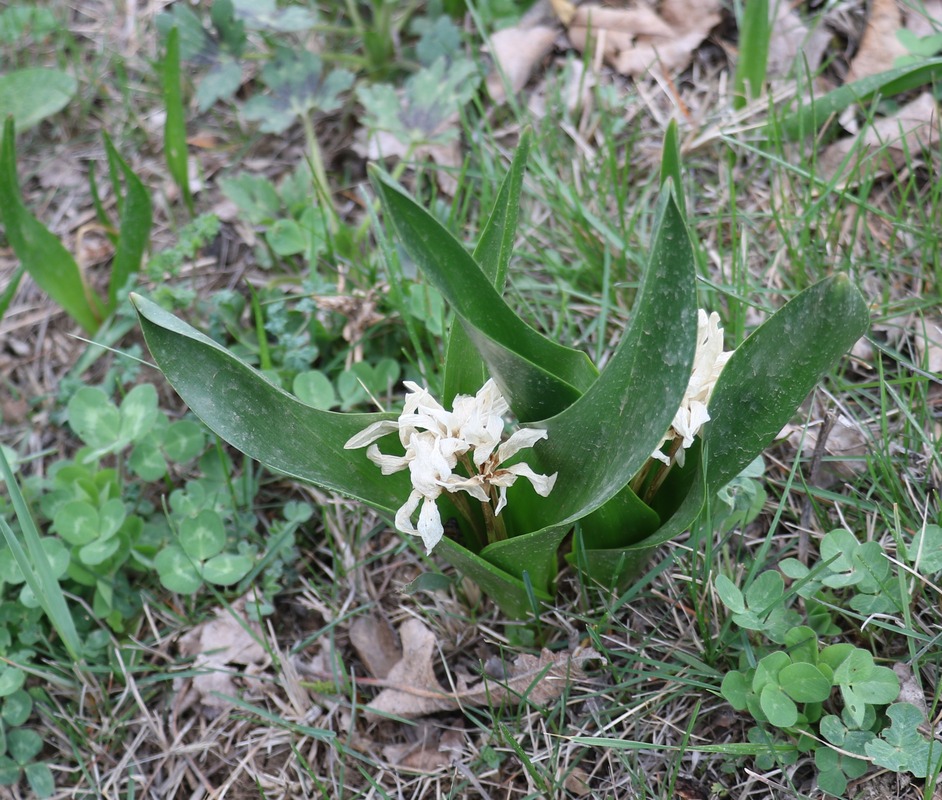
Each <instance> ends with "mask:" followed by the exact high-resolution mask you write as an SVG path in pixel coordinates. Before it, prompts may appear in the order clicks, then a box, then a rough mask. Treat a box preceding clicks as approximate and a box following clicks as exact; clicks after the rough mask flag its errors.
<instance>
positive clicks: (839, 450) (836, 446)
mask: <svg viewBox="0 0 942 800" xmlns="http://www.w3.org/2000/svg"><path fill="white" fill-rule="evenodd" d="M820 430H821V426H820V424H819V425H809V426H808V427H807V429H806V428H805V426H804V425H794V424H789V425H786V426H785V428H784V429H783V430H782V432H781V433H780V434H779V437H780V438H781V437H785V438H787V439H788V443H789V444H790V445H791V446H792V447H794V448H796V449H797V448H798V446H799V444H800V445H801V447H802V453H803V454H804V455H805V456H806V457H807V458H810V457H811V456H812V455H813V454H814V451H815V448H816V447H817V444H818V433H819V431H820ZM868 442H869V438H868V436H867V432H866V431H865V430H864V429H863V428H862V427H861V426H860V425H859V424H858V423H856V422H854V421H853V420H852V419H850V418H849V417H846V416H844V415H843V414H840V415H838V417H837V419H835V420H834V424H833V425H832V426H831V429H830V430H829V431H828V437H827V441H826V442H825V443H824V452H825V454H826V455H828V456H832V457H834V458H840V459H842V460H840V461H825V462H824V463H822V465H821V469H820V473H819V475H818V477H819V480H820V483H821V485H823V486H830V485H832V484H834V483H836V482H838V481H842V480H847V479H849V478H851V477H853V476H854V475H857V474H859V473H860V472H862V471H863V470H865V469H866V468H867V462H866V460H865V459H864V458H863V456H865V455H866V454H867V449H868Z"/></svg>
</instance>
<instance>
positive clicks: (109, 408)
mask: <svg viewBox="0 0 942 800" xmlns="http://www.w3.org/2000/svg"><path fill="white" fill-rule="evenodd" d="M66 410H67V412H68V415H69V426H70V427H71V428H72V430H73V431H75V433H76V434H77V435H78V437H79V438H80V439H81V440H82V441H83V442H85V444H87V445H88V446H89V447H92V448H94V449H95V450H102V449H106V448H108V447H110V446H112V445H113V444H114V443H115V442H117V441H118V439H119V437H120V435H121V413H120V412H119V411H118V408H117V406H115V404H114V403H112V402H111V400H110V399H109V398H108V395H106V394H105V393H104V392H103V391H102V390H101V389H99V388H98V387H97V386H83V387H82V388H81V389H79V390H78V391H77V392H76V393H75V394H74V395H72V397H71V399H70V400H69V404H68V406H67V407H66Z"/></svg>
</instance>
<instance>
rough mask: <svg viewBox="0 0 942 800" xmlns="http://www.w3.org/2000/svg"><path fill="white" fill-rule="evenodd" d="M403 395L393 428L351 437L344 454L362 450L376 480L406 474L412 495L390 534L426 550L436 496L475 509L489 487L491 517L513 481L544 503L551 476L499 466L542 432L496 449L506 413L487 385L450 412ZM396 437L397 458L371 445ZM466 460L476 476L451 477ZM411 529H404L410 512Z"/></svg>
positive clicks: (425, 397) (432, 541)
mask: <svg viewBox="0 0 942 800" xmlns="http://www.w3.org/2000/svg"><path fill="white" fill-rule="evenodd" d="M405 386H406V388H407V389H409V393H408V394H407V395H406V400H405V404H404V407H403V411H402V414H401V415H400V416H399V419H397V420H384V421H382V422H376V423H373V424H372V425H370V426H368V427H367V428H365V429H364V430H362V431H360V432H359V433H358V434H356V435H355V436H352V437H351V438H350V439H349V440H348V441H347V443H346V444H345V445H344V447H345V448H346V449H352V448H358V447H367V451H366V455H367V458H369V459H370V461H372V462H373V463H374V464H376V465H377V466H378V467H379V468H380V469H381V470H382V472H383V474H384V475H391V474H392V473H394V472H399V471H400V470H404V469H406V468H408V470H409V477H410V478H411V481H412V492H411V493H410V495H409V497H408V499H407V500H406V502H405V503H404V504H403V505H402V507H401V508H400V509H399V510H398V511H397V512H396V528H397V529H398V530H400V531H402V532H403V533H411V534H414V535H418V536H421V537H422V541H423V542H424V543H425V548H426V550H427V551H428V552H431V550H432V548H433V547H434V546H435V545H436V544H437V543H438V542H439V541H440V540H441V538H442V536H443V535H444V527H443V525H442V520H441V515H440V514H439V511H438V507H437V505H436V503H435V501H436V500H437V499H438V497H439V495H440V494H441V493H442V492H443V491H447V492H459V491H463V492H467V493H468V494H470V495H471V496H472V497H474V498H476V499H477V500H480V501H481V502H482V503H490V502H491V500H492V496H491V491H490V489H491V487H496V489H497V496H498V500H497V506H496V508H495V509H494V515H495V516H496V515H497V514H499V513H500V512H501V510H502V509H503V508H504V506H505V505H506V504H507V489H508V488H509V487H511V486H513V484H514V482H515V481H516V480H517V478H519V477H523V478H526V479H527V480H529V481H530V483H532V484H533V488H534V489H535V490H536V492H537V493H538V494H539V495H541V496H543V497H546V496H547V495H548V494H549V493H550V491H552V489H553V486H554V484H555V483H556V474H555V473H554V474H553V475H549V476H547V475H540V474H539V473H537V472H534V471H533V469H531V468H530V467H529V466H528V465H527V464H524V463H517V464H513V465H511V466H509V467H501V466H500V465H501V464H502V463H503V462H504V461H506V460H507V459H509V458H512V457H513V456H514V455H516V454H517V453H518V452H519V451H520V450H521V449H523V448H524V447H532V446H533V445H534V444H535V443H536V442H538V441H540V440H541V439H545V438H546V431H544V430H537V429H535V428H524V429H521V430H518V431H516V432H515V433H513V435H511V436H510V438H508V439H507V441H505V442H502V441H501V435H502V434H503V431H504V415H505V414H506V413H507V412H508V411H509V410H510V407H509V405H508V403H507V401H506V400H505V399H504V397H503V395H501V393H500V390H499V389H498V388H497V384H495V383H494V381H493V380H489V381H487V383H485V384H484V386H482V387H481V388H480V389H479V390H478V392H477V394H476V395H475V396H474V397H471V396H468V395H458V396H457V397H456V398H455V401H454V408H453V410H452V411H446V410H445V409H444V408H443V407H442V406H441V405H440V404H439V403H438V401H436V400H435V398H433V397H432V396H431V394H429V392H428V390H427V389H423V388H422V387H421V386H419V385H418V384H416V383H413V382H411V381H406V382H405ZM393 432H398V433H399V441H400V442H401V443H402V446H403V447H404V448H405V453H404V454H403V455H401V456H393V455H386V454H385V453H382V452H380V450H379V447H378V446H377V445H376V444H375V442H376V440H377V439H380V438H382V437H383V436H386V435H387V434H390V433H393ZM468 454H470V463H471V464H472V465H473V466H474V469H476V470H477V472H476V473H475V474H473V475H470V476H464V475H460V474H455V473H454V472H453V470H454V469H455V468H456V467H457V466H458V462H459V460H462V461H463V463H464V464H466V465H467V464H468V459H464V458H463V457H464V456H466V455H468ZM419 503H421V504H422V508H421V509H420V510H419V521H418V525H417V526H414V525H413V524H412V517H413V515H414V514H415V511H416V509H418V508H419Z"/></svg>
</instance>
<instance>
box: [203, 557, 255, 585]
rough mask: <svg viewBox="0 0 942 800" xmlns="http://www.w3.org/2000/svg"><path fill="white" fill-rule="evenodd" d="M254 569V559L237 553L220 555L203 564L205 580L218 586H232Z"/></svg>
mask: <svg viewBox="0 0 942 800" xmlns="http://www.w3.org/2000/svg"><path fill="white" fill-rule="evenodd" d="M250 569H252V559H251V558H249V557H248V556H243V555H238V554H236V553H220V554H219V555H218V556H213V557H212V558H211V559H209V561H207V562H206V563H205V564H203V579H204V580H207V581H209V582H210V583H215V584H216V585H217V586H232V584H234V583H238V582H239V581H240V580H242V579H243V578H244V577H245V576H246V575H247V574H248V572H249V570H250Z"/></svg>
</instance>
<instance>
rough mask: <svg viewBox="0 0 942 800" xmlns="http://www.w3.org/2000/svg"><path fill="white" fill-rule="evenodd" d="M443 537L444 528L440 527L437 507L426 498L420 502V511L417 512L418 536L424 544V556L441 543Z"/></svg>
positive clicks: (440, 518)
mask: <svg viewBox="0 0 942 800" xmlns="http://www.w3.org/2000/svg"><path fill="white" fill-rule="evenodd" d="M444 535H445V528H444V526H443V525H442V517H441V514H440V513H439V511H438V506H437V505H436V504H435V501H434V500H431V499H429V498H428V497H426V498H425V500H424V501H423V502H422V510H421V511H420V512H419V536H421V537H422V541H423V542H424V543H425V553H426V555H428V554H429V553H431V552H432V548H433V547H435V545H437V544H438V543H439V542H440V541H441V539H442V536H444Z"/></svg>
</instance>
